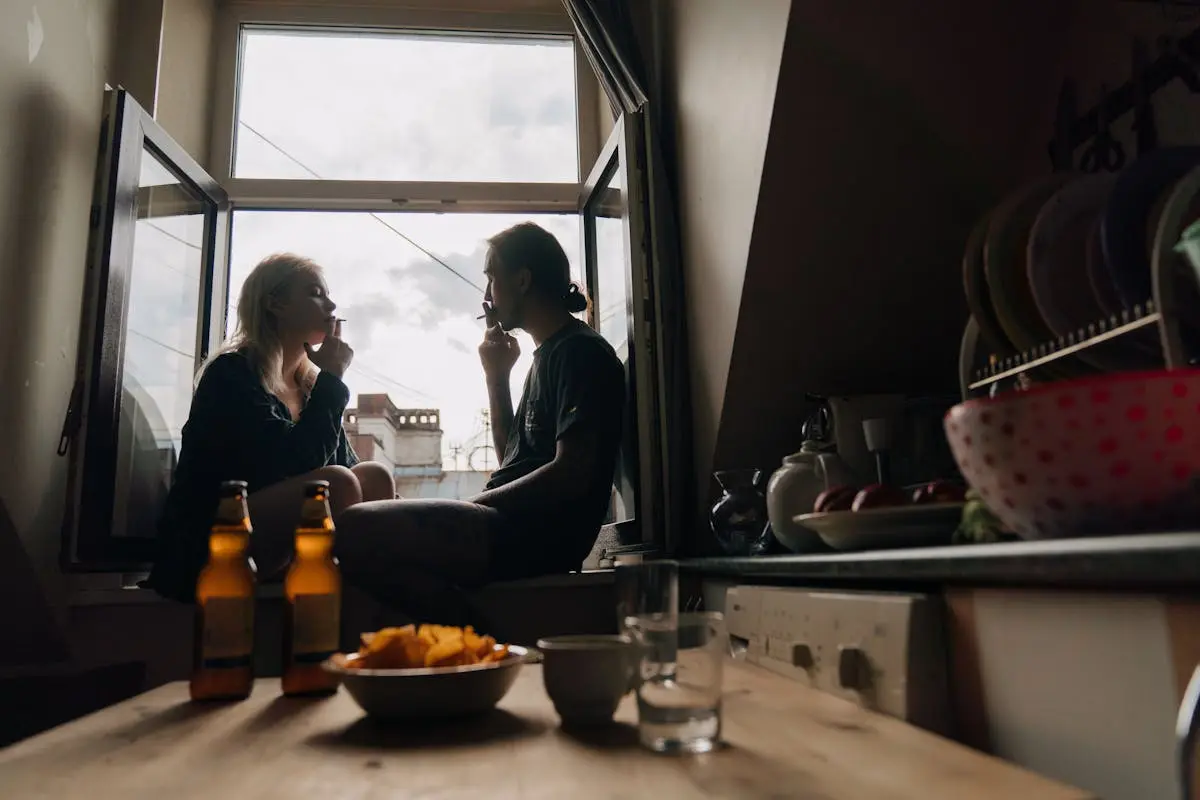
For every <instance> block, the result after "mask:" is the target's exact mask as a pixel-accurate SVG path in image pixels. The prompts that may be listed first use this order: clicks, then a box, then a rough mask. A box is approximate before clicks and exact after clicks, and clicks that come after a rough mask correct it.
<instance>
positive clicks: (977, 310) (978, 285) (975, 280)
mask: <svg viewBox="0 0 1200 800" xmlns="http://www.w3.org/2000/svg"><path fill="white" fill-rule="evenodd" d="M990 219H991V215H990V214H986V215H984V217H983V218H982V219H981V220H979V222H977V223H975V227H974V228H973V229H972V230H971V235H970V236H968V237H967V246H966V250H965V251H964V252H963V289H964V290H965V291H966V294H967V308H969V309H970V310H971V316H972V317H974V318H975V322H976V324H977V325H978V326H979V333H980V335H981V336H982V338H983V344H984V345H985V346H986V347H988V348H990V349H991V351H992V352H993V353H996V354H997V355H999V356H1000V357H1001V358H1003V357H1004V356H1006V355H1010V354H1012V353H1014V352H1016V348H1014V347H1013V346H1012V343H1011V342H1010V341H1009V340H1008V335H1007V334H1005V333H1004V329H1003V328H1001V327H1000V320H998V319H996V311H995V309H993V308H992V298H991V292H990V291H989V290H988V285H987V275H985V274H984V268H983V245H984V242H985V241H987V232H988V223H989V221H990Z"/></svg>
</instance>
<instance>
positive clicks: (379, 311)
mask: <svg viewBox="0 0 1200 800" xmlns="http://www.w3.org/2000/svg"><path fill="white" fill-rule="evenodd" d="M337 313H338V316H339V317H342V318H343V319H345V320H346V325H345V329H344V330H343V334H346V335H353V337H354V339H355V342H356V346H357V347H359V348H363V349H370V347H371V342H372V336H373V334H374V332H375V329H376V328H377V327H379V326H382V325H387V324H389V323H393V322H395V321H396V319H397V318H398V317H399V315H400V309H399V308H398V307H397V306H396V302H395V301H394V300H393V299H392V298H390V297H388V296H387V295H382V294H381V295H376V296H374V297H368V298H365V299H361V300H360V299H355V300H354V301H353V302H351V303H347V304H346V305H344V306H339V308H338V312H337ZM351 320H353V322H351ZM351 325H353V329H351Z"/></svg>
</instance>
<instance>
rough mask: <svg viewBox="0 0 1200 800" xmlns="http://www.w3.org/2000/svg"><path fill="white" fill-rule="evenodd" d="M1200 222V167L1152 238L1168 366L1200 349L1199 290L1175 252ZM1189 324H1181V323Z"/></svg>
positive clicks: (1181, 185)
mask: <svg viewBox="0 0 1200 800" xmlns="http://www.w3.org/2000/svg"><path fill="white" fill-rule="evenodd" d="M1197 219H1200V168H1196V169H1193V170H1192V171H1191V172H1189V173H1188V174H1187V176H1185V177H1184V178H1183V179H1182V180H1180V181H1179V182H1178V183H1177V184H1176V185H1175V186H1174V188H1173V190H1172V191H1171V193H1170V196H1169V197H1168V198H1167V201H1166V203H1164V204H1163V208H1162V212H1161V214H1160V215H1159V217H1158V226H1157V229H1156V230H1155V232H1154V236H1153V239H1152V241H1153V245H1154V246H1153V250H1152V257H1151V261H1150V263H1151V266H1152V286H1153V289H1154V304H1155V305H1156V306H1157V307H1158V309H1159V310H1160V311H1163V312H1164V313H1163V315H1162V319H1161V320H1160V321H1159V332H1160V335H1161V341H1162V346H1163V350H1164V352H1165V354H1166V356H1167V364H1166V365H1167V366H1168V367H1172V368H1174V367H1181V366H1185V365H1186V364H1185V363H1184V362H1185V360H1186V359H1185V356H1186V353H1187V352H1188V351H1189V349H1191V350H1195V349H1196V348H1197V345H1198V343H1200V342H1198V340H1200V331H1197V330H1196V323H1195V322H1194V321H1195V320H1198V319H1200V289H1198V288H1197V286H1196V280H1197V276H1196V274H1195V271H1194V270H1193V269H1192V267H1191V264H1189V263H1188V260H1187V259H1186V258H1185V257H1184V256H1183V255H1181V254H1179V253H1176V252H1175V245H1176V244H1178V243H1179V239H1180V238H1181V237H1182V236H1183V231H1184V229H1185V228H1187V227H1188V226H1189V225H1191V224H1192V223H1193V222H1195V221H1196V220H1197ZM1181 320H1182V321H1189V322H1190V324H1188V325H1184V324H1180V321H1181Z"/></svg>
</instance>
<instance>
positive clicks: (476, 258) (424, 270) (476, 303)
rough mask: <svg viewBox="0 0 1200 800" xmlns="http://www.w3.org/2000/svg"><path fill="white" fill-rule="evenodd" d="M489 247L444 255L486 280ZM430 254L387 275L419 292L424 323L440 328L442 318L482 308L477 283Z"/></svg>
mask: <svg viewBox="0 0 1200 800" xmlns="http://www.w3.org/2000/svg"><path fill="white" fill-rule="evenodd" d="M486 255H487V248H486V247H483V246H480V247H476V248H475V250H474V251H472V252H471V253H469V254H462V253H451V254H448V255H447V256H445V257H443V258H442V261H443V262H445V265H446V266H449V267H451V268H453V269H454V270H455V272H457V273H458V274H459V275H464V276H466V277H467V278H469V279H474V280H477V281H479V282H480V283H482V282H483V281H482V277H483V275H482V273H483V262H484V258H485V256H486ZM446 266H443V265H442V264H439V263H438V262H436V261H434V260H433V259H431V258H429V257H428V256H425V255H422V256H421V257H420V258H417V259H414V260H412V261H409V262H408V263H407V264H405V265H404V266H401V267H391V268H389V269H388V270H387V276H388V278H389V279H390V280H391V282H392V283H393V285H395V286H396V287H397V288H398V289H399V290H401V291H404V292H406V293H409V294H410V297H411V296H412V294H411V293H414V292H415V293H418V294H419V298H418V302H417V304H416V306H415V308H414V312H415V315H416V317H417V319H418V320H419V321H420V324H421V326H422V327H424V328H426V329H434V328H436V327H437V326H438V325H439V324H440V323H441V322H442V321H444V320H446V319H448V318H449V317H451V316H454V315H456V314H470V313H473V312H476V311H481V310H482V309H481V308H480V304H481V303H482V301H483V294H482V293H481V292H480V291H479V290H478V289H477V288H475V287H474V286H468V285H467V283H466V281H463V280H461V279H459V278H458V277H456V276H455V275H454V274H453V273H451V272H449V271H448V270H447V269H446Z"/></svg>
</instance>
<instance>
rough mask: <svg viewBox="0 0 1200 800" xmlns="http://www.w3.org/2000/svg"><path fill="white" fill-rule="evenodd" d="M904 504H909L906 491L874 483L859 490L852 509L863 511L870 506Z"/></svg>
mask: <svg viewBox="0 0 1200 800" xmlns="http://www.w3.org/2000/svg"><path fill="white" fill-rule="evenodd" d="M903 505H908V498H907V497H905V496H904V492H902V491H900V490H899V489H897V488H896V487H895V486H887V485H884V484H882V483H874V484H871V485H870V486H865V487H863V489H862V490H861V491H859V493H858V495H857V496H856V497H855V498H854V504H853V505H851V506H850V509H851V510H852V511H863V510H865V509H868V508H887V507H889V506H903Z"/></svg>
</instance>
